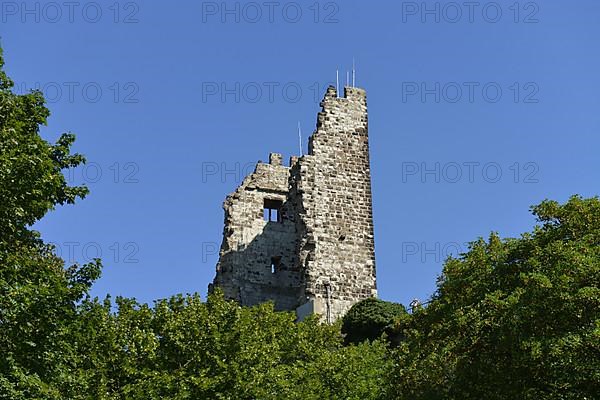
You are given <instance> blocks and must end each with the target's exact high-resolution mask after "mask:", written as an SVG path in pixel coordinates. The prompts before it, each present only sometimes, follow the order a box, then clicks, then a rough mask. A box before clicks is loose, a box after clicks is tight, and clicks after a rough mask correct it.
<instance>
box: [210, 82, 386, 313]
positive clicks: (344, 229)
mask: <svg viewBox="0 0 600 400" xmlns="http://www.w3.org/2000/svg"><path fill="white" fill-rule="evenodd" d="M321 107H322V110H321V112H319V114H318V118H317V129H316V131H315V132H314V133H313V135H312V136H311V137H310V139H309V154H308V155H305V156H302V157H299V158H298V157H292V159H291V161H290V163H291V165H290V167H286V166H283V165H281V156H280V155H279V154H271V157H270V158H271V159H270V162H269V164H264V163H260V162H259V163H258V165H257V167H256V170H255V171H254V173H252V174H251V175H250V176H248V177H247V178H246V179H245V180H244V182H243V183H242V184H241V185H240V187H239V188H238V189H237V190H236V191H235V192H234V193H232V194H231V195H229V196H228V197H227V199H226V201H225V203H224V209H225V229H224V233H223V244H222V246H221V251H220V257H219V263H218V265H217V276H216V278H215V281H214V285H216V286H219V287H221V288H222V289H223V291H224V293H225V295H226V296H227V297H229V298H232V299H235V300H237V301H239V302H240V303H241V304H242V305H254V304H258V303H261V302H264V301H267V300H272V301H274V302H275V305H276V308H277V309H281V310H294V309H296V310H297V312H298V314H299V316H300V317H302V316H303V315H305V314H308V313H314V312H316V313H319V314H321V315H323V318H324V319H325V320H327V321H329V322H332V321H334V320H335V319H337V318H339V317H341V316H342V315H343V314H344V313H345V312H346V311H347V310H348V309H349V308H350V307H351V306H352V304H354V303H356V302H357V301H359V300H361V299H364V298H366V297H373V296H376V295H377V290H376V282H375V253H374V251H375V250H374V240H373V217H372V201H371V176H370V165H369V144H368V121H367V104H366V93H365V91H364V90H362V89H358V88H345V93H344V97H338V96H337V93H336V91H335V88H333V87H330V88H329V89H328V90H327V93H326V95H325V97H324V99H323V101H322V102H321ZM265 199H267V201H268V202H271V201H277V200H278V201H280V202H281V211H280V213H281V219H280V220H279V221H271V222H267V221H265V220H264V218H263V210H264V206H265V204H266V203H265ZM274 259H276V260H277V262H278V268H277V270H276V271H275V272H272V268H271V265H272V264H273V260H274Z"/></svg>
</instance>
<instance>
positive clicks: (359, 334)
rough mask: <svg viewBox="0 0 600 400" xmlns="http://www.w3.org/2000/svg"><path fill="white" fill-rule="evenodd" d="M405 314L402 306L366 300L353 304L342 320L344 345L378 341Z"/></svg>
mask: <svg viewBox="0 0 600 400" xmlns="http://www.w3.org/2000/svg"><path fill="white" fill-rule="evenodd" d="M405 314H406V309H405V308H404V306H403V305H402V304H398V303H392V302H389V301H383V300H379V299H376V298H367V299H364V300H362V301H359V302H358V303H356V304H354V305H353V306H352V307H351V308H350V310H348V312H347V313H346V315H344V317H343V319H342V333H343V334H345V336H346V338H345V339H346V343H360V342H362V341H365V340H375V339H379V338H380V337H381V336H382V335H383V334H384V333H385V332H386V330H387V329H388V328H390V327H391V325H392V323H393V322H394V320H395V319H396V318H399V317H400V316H401V315H405Z"/></svg>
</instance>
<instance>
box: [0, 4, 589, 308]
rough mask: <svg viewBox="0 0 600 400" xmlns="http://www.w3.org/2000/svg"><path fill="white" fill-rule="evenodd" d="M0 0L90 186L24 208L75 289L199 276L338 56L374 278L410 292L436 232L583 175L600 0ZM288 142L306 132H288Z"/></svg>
mask: <svg viewBox="0 0 600 400" xmlns="http://www.w3.org/2000/svg"><path fill="white" fill-rule="evenodd" d="M70 4H71V5H65V3H62V2H43V3H41V2H24V3H22V2H20V1H19V2H2V4H1V8H2V9H1V10H0V11H1V15H0V18H1V24H0V35H1V36H2V46H3V47H4V50H5V54H4V55H5V58H6V62H7V65H6V69H7V71H8V72H9V74H10V75H11V76H12V77H13V79H14V80H15V82H16V83H17V86H18V88H17V89H18V90H19V91H26V90H28V89H30V88H34V87H36V86H39V87H41V88H42V89H43V90H44V92H45V93H46V95H47V96H48V98H49V100H50V101H49V107H50V109H51V111H52V116H51V118H50V120H49V124H48V126H47V127H45V128H43V130H42V134H43V136H44V137H45V138H47V139H48V140H52V141H53V140H56V138H57V137H58V136H59V134H60V133H61V132H65V131H72V132H75V133H76V134H77V142H76V145H75V150H76V151H78V152H81V153H84V154H85V155H86V156H87V158H88V166H87V167H86V168H84V169H78V170H76V171H73V172H72V174H70V175H69V180H70V182H72V183H82V182H86V183H87V184H88V186H89V188H90V189H91V194H90V196H89V197H88V198H86V199H85V200H84V201H82V202H80V203H79V204H78V205H76V206H67V207H61V208H59V209H57V210H56V211H55V212H53V213H51V214H50V215H48V216H47V217H46V218H45V219H44V220H43V221H42V222H40V223H39V224H37V225H36V228H37V229H39V230H40V231H41V232H42V233H43V235H44V237H45V238H46V240H48V241H51V242H53V243H56V244H57V245H58V247H59V250H60V251H61V253H62V256H63V258H65V259H67V261H69V260H72V261H78V262H84V261H86V259H88V258H92V257H94V256H96V255H100V254H101V255H102V259H103V261H104V265H105V268H104V273H103V276H102V278H101V279H100V280H99V281H98V282H97V284H96V285H95V287H94V289H93V294H94V295H98V296H100V297H103V296H104V295H105V294H106V293H111V294H112V295H124V296H129V297H136V298H137V299H138V300H140V301H144V302H151V301H152V300H154V299H157V298H164V297H167V296H170V295H172V294H175V293H186V292H200V293H201V294H202V295H205V294H206V290H207V285H208V283H209V282H210V281H211V280H212V279H213V276H214V272H215V263H216V260H217V254H216V249H218V246H219V245H220V240H221V233H222V224H223V210H222V208H221V205H222V202H223V200H224V198H225V196H226V195H227V194H228V193H230V192H231V191H233V190H234V188H235V187H236V186H237V185H238V184H239V182H240V181H241V179H242V178H243V175H244V174H245V173H246V172H249V170H251V169H252V167H253V165H254V163H255V162H256V161H257V160H264V161H266V160H267V159H268V153H269V152H281V153H283V154H284V159H286V160H287V158H288V157H289V156H290V155H293V154H297V153H298V152H299V149H298V137H297V132H296V126H297V124H298V122H300V124H301V126H302V130H303V133H304V139H306V136H307V135H308V134H309V133H310V132H312V130H313V129H314V127H315V122H316V113H317V112H318V110H319V107H318V100H319V98H320V97H321V96H322V94H323V93H324V89H325V87H326V86H327V84H329V83H331V82H335V71H336V69H339V70H340V77H341V78H340V80H341V81H342V83H343V81H345V76H346V71H347V70H349V69H350V68H351V66H352V59H353V58H354V59H355V61H356V69H357V75H356V79H357V86H360V87H364V88H365V89H366V90H367V94H368V104H369V123H370V127H369V128H370V132H369V134H370V144H371V162H372V180H373V196H374V200H373V201H374V219H375V246H376V260H377V273H378V286H379V294H380V297H381V298H383V299H386V300H391V301H397V302H402V303H404V304H407V303H408V302H410V300H411V299H412V298H415V297H417V298H420V299H426V298H427V297H428V296H430V295H431V293H432V292H433V291H434V290H435V279H436V276H437V275H438V274H439V273H440V271H441V268H442V263H443V259H444V258H445V255H446V254H447V253H451V252H454V253H456V251H458V250H464V249H465V248H466V247H465V243H466V242H468V241H471V240H475V239H476V238H478V237H479V236H483V237H487V236H488V235H489V233H490V231H497V232H499V233H500V235H502V236H504V237H508V236H517V235H519V234H520V233H522V232H524V231H528V230H530V229H531V227H532V226H533V224H534V222H535V221H534V218H533V217H532V216H531V214H530V213H529V207H530V206H531V205H533V204H537V203H539V202H540V201H542V200H543V199H545V198H551V199H556V200H559V201H565V200H566V199H568V197H569V196H570V195H573V194H581V195H583V196H586V197H587V196H594V195H597V194H598V182H599V181H600V179H599V178H600V157H599V156H598V150H599V149H600V135H599V128H600V113H599V112H598V110H599V109H600V100H599V96H598V92H599V86H600V85H599V83H600V75H599V74H598V72H597V71H600V53H599V52H598V45H597V42H598V38H599V37H600V24H599V23H598V22H599V18H600V17H599V15H600V3H599V2H597V1H592V0H582V1H578V2H577V3H576V4H570V3H568V2H564V1H557V0H544V1H543V2H542V1H537V2H526V1H523V2H517V3H514V2H504V1H502V2H475V3H469V4H472V5H471V6H468V5H465V3H463V2H434V1H429V2H428V1H426V2H421V1H419V2H402V1H400V2H399V1H388V2H376V1H375V2H358V1H343V2H342V1H339V0H338V1H333V2H328V1H323V2H313V1H299V2H292V1H289V2H288V1H282V2H278V1H274V2H270V3H269V2H266V3H263V2H232V1H228V2H225V3H222V2H221V1H218V2H201V1H178V2H177V3H176V4H168V3H165V2H150V1H133V2H127V1H123V2H86V1H81V2H74V3H70ZM304 147H305V150H304V151H306V143H304Z"/></svg>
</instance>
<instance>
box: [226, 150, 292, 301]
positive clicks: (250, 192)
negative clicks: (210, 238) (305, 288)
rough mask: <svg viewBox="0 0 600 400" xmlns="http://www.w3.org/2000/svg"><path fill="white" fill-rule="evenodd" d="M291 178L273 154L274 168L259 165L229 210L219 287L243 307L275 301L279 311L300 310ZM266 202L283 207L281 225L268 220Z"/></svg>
mask: <svg viewBox="0 0 600 400" xmlns="http://www.w3.org/2000/svg"><path fill="white" fill-rule="evenodd" d="M288 178H289V168H288V167H285V166H283V165H281V155H279V154H271V156H270V162H269V164H265V163H262V162H259V163H258V164H257V165H256V169H255V171H254V173H252V174H250V175H249V176H248V177H246V179H244V182H243V183H242V184H241V185H240V187H238V188H237V189H236V191H235V192H234V193H232V194H230V195H229V196H228V197H227V199H226V200H225V202H224V204H223V209H224V210H225V228H224V230H223V242H222V244H221V250H220V253H219V262H218V264H217V276H216V278H215V281H214V285H215V286H218V287H220V288H221V289H222V290H223V292H224V294H225V296H226V297H227V298H230V299H234V300H237V301H238V302H239V303H240V304H242V305H247V306H251V305H255V304H259V303H262V302H265V301H269V300H273V301H274V302H275V307H276V308H277V309H279V310H290V309H292V310H293V309H295V308H296V307H297V305H298V296H299V291H300V287H301V282H302V281H301V274H300V271H299V270H298V268H297V257H296V247H297V246H296V227H295V222H294V217H293V214H294V212H293V211H292V210H290V208H289V204H288V202H287V194H288ZM265 199H267V200H275V201H277V200H279V201H281V202H282V208H281V214H282V215H281V218H280V221H265V220H264V218H263V210H264V204H265ZM274 259H276V264H277V265H276V268H275V271H272V264H273V261H274Z"/></svg>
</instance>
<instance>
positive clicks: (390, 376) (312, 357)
mask: <svg viewBox="0 0 600 400" xmlns="http://www.w3.org/2000/svg"><path fill="white" fill-rule="evenodd" d="M2 65H3V62H2V57H1V53H0V399H11V400H12V399H16V400H20V399H23V400H24V399H40V400H41V399H44V400H47V399H57V400H58V399H94V400H95V399H100V400H103V399H106V400H109V399H111V400H112V399H144V400H146V399H236V400H237V399H306V400H310V399H357V400H358V399H360V400H363V399H417V400H418V399H428V400H435V399H456V400H465V399H482V398H485V399H490V400H494V399H595V398H598V395H599V394H600V315H599V311H600V289H599V283H600V282H599V281H600V200H599V199H598V198H591V199H582V198H580V197H573V198H571V199H570V200H569V201H568V202H567V203H565V204H562V205H561V204H558V203H556V202H553V201H544V202H542V203H541V204H540V205H538V206H536V207H534V208H533V213H534V214H535V215H536V216H537V217H538V220H539V226H536V227H535V228H534V230H533V232H531V233H526V234H524V235H522V236H521V237H520V238H518V239H506V240H502V239H500V238H499V237H498V236H497V235H495V234H492V235H491V236H490V238H489V239H488V240H487V241H484V240H482V239H479V240H477V241H475V242H473V243H472V244H471V246H470V249H469V251H468V252H467V253H466V254H464V255H462V256H460V257H459V258H454V259H449V260H448V261H447V262H446V263H445V265H444V268H443V273H442V275H441V277H440V279H439V282H438V290H437V292H436V293H435V295H434V296H433V298H432V299H431V302H430V303H429V304H428V305H427V307H421V308H419V309H418V310H415V311H414V313H413V314H408V313H406V311H405V309H404V307H402V306H400V305H394V304H392V303H387V302H383V301H380V300H374V299H371V300H366V301H363V302H361V303H359V304H357V305H356V306H355V307H353V309H352V310H351V311H350V312H349V313H348V315H347V316H346V317H345V318H344V321H343V324H337V325H333V326H328V325H324V324H321V323H319V322H318V319H317V318H316V317H314V318H309V319H308V320H306V321H303V322H300V323H297V322H295V321H294V315H293V314H292V313H282V312H275V311H274V310H273V308H272V305H271V304H263V305H260V306H257V307H251V308H246V307H239V306H238V305H237V304H236V303H234V302H231V301H226V300H225V299H223V297H222V296H221V295H220V294H219V293H216V294H214V295H212V296H210V297H209V298H208V299H207V300H206V301H201V300H200V299H199V297H198V296H197V295H187V296H174V297H172V298H170V299H165V300H160V301H157V302H156V303H155V304H154V305H153V306H148V305H145V304H138V303H137V302H136V301H135V300H132V299H127V298H117V299H115V300H114V302H113V301H112V300H111V299H110V298H107V299H105V300H104V301H99V300H98V299H91V298H89V296H88V292H89V289H90V287H91V285H92V284H93V282H94V281H95V280H96V279H97V278H98V276H99V274H100V269H101V267H100V262H99V260H98V261H95V262H94V263H90V264H87V265H83V266H80V265H74V266H65V265H64V262H63V260H61V259H60V258H59V257H57V256H56V255H55V253H54V249H53V248H52V247H51V246H49V245H47V244H45V243H44V242H43V241H42V239H41V238H40V237H39V234H37V233H36V232H35V231H33V230H32V229H31V224H33V223H35V222H36V221H37V220H39V219H40V218H42V217H43V216H44V215H45V214H46V213H47V212H48V211H50V210H52V209H53V208H54V207H55V206H57V205H60V204H70V203H73V202H74V201H75V200H76V199H77V198H82V197H84V196H85V195H86V194H87V189H86V188H85V187H70V186H68V185H67V183H66V181H65V178H64V176H63V174H62V171H63V169H64V168H67V167H75V166H77V165H79V164H81V163H82V162H84V159H83V157H82V156H80V155H77V154H74V155H73V154H71V152H70V147H71V145H72V143H73V140H74V137H73V135H71V134H65V135H62V136H61V137H60V139H59V140H58V142H57V143H56V144H50V143H48V142H46V141H45V140H43V139H42V138H41V137H40V135H39V127H40V125H43V124H44V123H45V122H46V119H47V117H48V115H49V112H48V109H47V108H46V107H45V105H44V99H43V97H42V95H41V94H40V93H39V92H32V93H30V94H26V95H16V94H14V93H12V90H11V88H12V82H11V81H10V79H9V78H8V77H7V76H6V75H5V74H4V72H2V68H1V67H2ZM384 332H385V333H386V334H387V335H384V336H387V337H388V338H394V340H393V341H391V342H390V341H388V340H383V339H379V338H380V337H381V336H382V333H384ZM344 335H345V336H346V342H344ZM367 339H368V340H367Z"/></svg>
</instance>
